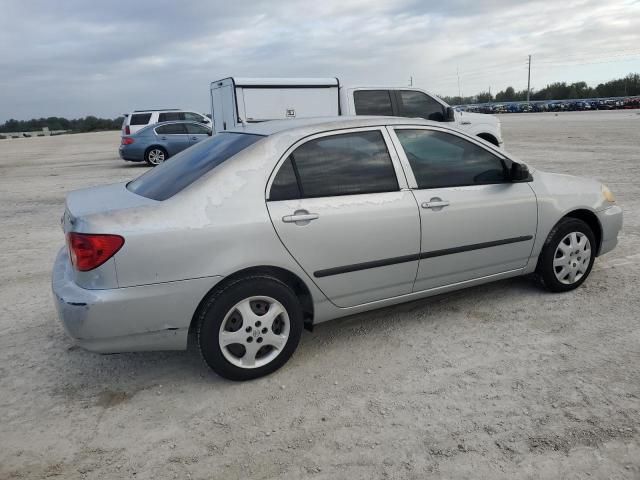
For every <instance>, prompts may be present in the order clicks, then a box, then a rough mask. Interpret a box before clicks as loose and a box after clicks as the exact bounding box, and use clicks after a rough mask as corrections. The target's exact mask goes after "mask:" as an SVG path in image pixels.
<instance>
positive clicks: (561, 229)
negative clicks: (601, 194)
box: [536, 218, 597, 292]
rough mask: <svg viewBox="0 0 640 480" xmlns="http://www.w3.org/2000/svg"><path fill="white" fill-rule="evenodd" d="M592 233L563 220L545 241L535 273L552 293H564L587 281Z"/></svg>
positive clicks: (592, 257)
mask: <svg viewBox="0 0 640 480" xmlns="http://www.w3.org/2000/svg"><path fill="white" fill-rule="evenodd" d="M596 247H597V246H596V240H595V236H594V234H593V231H592V230H591V228H590V227H589V225H587V224H586V223H585V222H583V221H582V220H579V219H577V218H564V219H562V220H561V221H560V222H558V224H557V225H556V226H555V227H554V228H553V230H551V232H550V233H549V235H548V237H547V240H546V241H545V244H544V247H543V248H542V252H541V253H540V258H539V259H538V267H537V269H536V272H537V273H538V276H539V277H540V279H541V280H542V283H543V285H544V286H545V287H546V288H547V289H548V290H550V291H552V292H567V291H569V290H573V289H574V288H577V287H579V286H580V285H582V283H583V282H584V281H585V280H586V279H587V277H588V276H589V273H591V268H592V267H593V262H594V260H595V256H596Z"/></svg>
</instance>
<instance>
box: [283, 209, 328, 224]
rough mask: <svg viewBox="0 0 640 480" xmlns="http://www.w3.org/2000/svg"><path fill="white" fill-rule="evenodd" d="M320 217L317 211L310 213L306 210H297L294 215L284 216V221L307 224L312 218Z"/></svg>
mask: <svg viewBox="0 0 640 480" xmlns="http://www.w3.org/2000/svg"><path fill="white" fill-rule="evenodd" d="M317 218H320V215H318V214H317V213H309V212H307V211H306V210H296V211H295V212H293V215H285V216H284V217H282V221H283V222H284V223H295V224H296V225H306V224H308V223H309V222H310V221H311V220H316V219H317Z"/></svg>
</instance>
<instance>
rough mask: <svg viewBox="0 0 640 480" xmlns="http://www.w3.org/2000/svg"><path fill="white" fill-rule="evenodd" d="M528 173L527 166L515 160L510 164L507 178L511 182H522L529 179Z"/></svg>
mask: <svg viewBox="0 0 640 480" xmlns="http://www.w3.org/2000/svg"><path fill="white" fill-rule="evenodd" d="M529 175H530V174H529V168H528V167H527V166H526V165H523V164H521V163H516V162H513V163H512V164H511V171H510V172H509V179H510V180H511V181H512V182H524V181H526V180H528V179H529Z"/></svg>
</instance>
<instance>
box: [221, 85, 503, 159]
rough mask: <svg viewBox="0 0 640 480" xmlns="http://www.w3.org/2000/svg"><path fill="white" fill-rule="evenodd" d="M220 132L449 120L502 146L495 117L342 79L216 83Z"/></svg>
mask: <svg viewBox="0 0 640 480" xmlns="http://www.w3.org/2000/svg"><path fill="white" fill-rule="evenodd" d="M210 91H211V115H212V119H213V128H214V131H215V132H222V131H225V130H229V129H231V128H235V127H237V126H239V125H242V124H245V123H254V122H264V121H268V120H280V119H287V118H308V117H334V116H340V115H384V116H395V117H408V118H424V119H427V120H433V121H436V122H449V123H452V124H454V125H455V126H456V127H458V128H461V129H463V130H466V131H467V132H468V133H469V134H471V135H475V136H478V137H480V138H482V139H484V140H486V141H488V142H490V143H492V144H494V145H496V146H498V147H502V145H503V141H502V133H501V128H500V121H499V120H498V119H497V118H496V117H494V116H493V115H487V114H479V113H471V112H462V111H457V110H455V109H454V108H453V107H451V106H449V105H448V104H447V103H446V102H444V101H443V100H441V99H440V98H438V97H437V96H435V95H433V94H430V93H428V92H426V91H424V90H421V89H419V88H414V87H347V86H343V85H341V84H340V81H339V80H338V79H337V78H240V77H229V78H224V79H221V80H216V81H215V82H212V83H211V89H210Z"/></svg>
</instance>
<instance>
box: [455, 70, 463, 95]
mask: <svg viewBox="0 0 640 480" xmlns="http://www.w3.org/2000/svg"><path fill="white" fill-rule="evenodd" d="M456 75H457V76H458V98H459V99H460V103H462V91H461V90H460V70H459V68H458V66H457V65H456Z"/></svg>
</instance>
